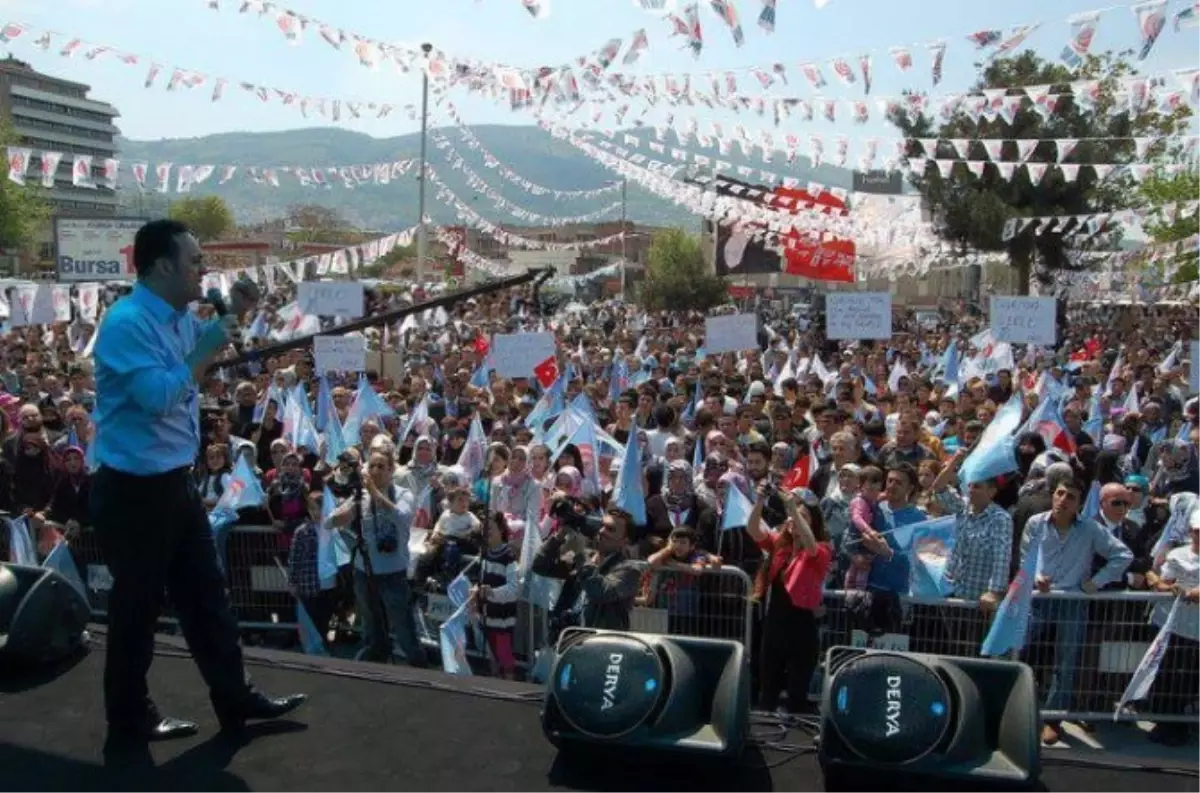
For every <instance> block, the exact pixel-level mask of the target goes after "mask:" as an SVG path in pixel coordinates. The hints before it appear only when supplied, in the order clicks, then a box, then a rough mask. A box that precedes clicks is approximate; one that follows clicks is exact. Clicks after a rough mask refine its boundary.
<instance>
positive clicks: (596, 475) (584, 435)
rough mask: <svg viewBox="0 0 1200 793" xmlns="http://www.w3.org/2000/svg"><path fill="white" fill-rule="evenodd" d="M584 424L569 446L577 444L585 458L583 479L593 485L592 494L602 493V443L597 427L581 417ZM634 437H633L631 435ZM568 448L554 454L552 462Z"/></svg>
mask: <svg viewBox="0 0 1200 793" xmlns="http://www.w3.org/2000/svg"><path fill="white" fill-rule="evenodd" d="M567 413H568V415H569V414H572V413H575V411H573V410H568V411H567ZM576 415H578V414H576ZM579 418H580V421H581V422H582V424H581V426H580V427H579V429H577V430H575V432H574V434H572V435H571V439H570V440H569V441H567V444H572V443H573V444H575V448H577V449H579V456H580V457H582V458H583V471H582V472H581V473H582V474H583V478H584V479H585V480H587V481H588V482H591V484H592V492H593V493H599V492H600V466H599V465H597V463H598V462H599V459H598V458H599V456H600V441H599V440H598V439H597V438H596V425H595V424H594V423H592V422H591V421H588V420H587V418H586V417H583V416H580V417H579ZM631 437H633V435H631ZM565 448H566V445H564V446H562V447H560V448H559V449H558V453H556V454H554V457H553V458H551V461H552V462H553V460H556V459H558V457H559V454H561V453H562V450H563V449H565Z"/></svg>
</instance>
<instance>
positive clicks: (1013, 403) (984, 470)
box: [958, 390, 1022, 485]
mask: <svg viewBox="0 0 1200 793" xmlns="http://www.w3.org/2000/svg"><path fill="white" fill-rule="evenodd" d="M1021 413H1022V406H1021V392H1020V391H1019V390H1017V391H1014V392H1013V395H1012V398H1011V399H1009V400H1008V401H1007V402H1005V403H1004V405H1003V406H1001V408H1000V409H999V410H997V411H996V415H995V417H994V418H993V419H992V423H991V424H989V425H988V426H987V429H985V430H984V431H983V434H982V435H981V436H979V442H978V443H977V444H976V445H975V449H974V451H972V452H971V453H970V454H969V455H967V459H965V460H963V462H962V467H961V468H959V472H958V478H959V481H960V482H962V483H963V484H964V485H969V484H971V483H972V482H983V481H986V480H988V479H993V478H995V477H997V476H1001V475H1002V474H1008V473H1012V472H1013V471H1016V470H1018V469H1019V466H1018V465H1017V450H1016V439H1015V438H1014V437H1013V432H1014V431H1015V430H1016V429H1017V427H1019V426H1020V424H1021Z"/></svg>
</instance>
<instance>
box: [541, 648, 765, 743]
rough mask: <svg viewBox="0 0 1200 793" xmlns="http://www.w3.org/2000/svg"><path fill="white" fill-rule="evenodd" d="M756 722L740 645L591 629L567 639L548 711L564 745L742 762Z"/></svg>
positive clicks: (545, 721) (547, 727)
mask: <svg viewBox="0 0 1200 793" xmlns="http://www.w3.org/2000/svg"><path fill="white" fill-rule="evenodd" d="M749 720H750V675H749V670H748V668H747V659H746V654H745V650H744V648H743V647H742V645H741V644H740V643H738V642H734V641H724V640H719V639H700V638H691V637H684V636H658V635H653V634H643V633H621V632H617V631H600V630H591V629H587V628H571V629H568V630H566V631H564V632H563V635H562V637H561V638H560V639H559V642H558V647H557V656H556V658H555V660H554V663H553V665H552V667H551V670H550V675H549V679H548V680H547V682H546V698H545V702H544V705H543V708H542V729H543V730H544V731H545V733H546V737H547V738H549V739H550V742H551V743H553V744H554V745H555V746H557V747H559V748H560V749H571V748H581V747H587V748H599V747H600V746H601V745H605V744H607V745H610V746H619V747H621V748H622V751H626V750H628V749H643V750H652V751H659V750H661V751H670V752H684V753H691V754H697V755H709V756H714V757H737V756H739V755H740V754H741V752H742V748H743V746H744V745H745V740H746V734H747V730H748V725H749Z"/></svg>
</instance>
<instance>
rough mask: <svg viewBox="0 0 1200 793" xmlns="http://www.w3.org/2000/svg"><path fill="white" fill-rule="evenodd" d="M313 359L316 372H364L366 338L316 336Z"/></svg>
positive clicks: (365, 367)
mask: <svg viewBox="0 0 1200 793" xmlns="http://www.w3.org/2000/svg"><path fill="white" fill-rule="evenodd" d="M313 359H314V360H313V363H314V364H315V365H316V368H317V371H318V372H365V371H366V370H367V340H366V339H364V338H363V337H362V336H317V337H316V338H315V339H313Z"/></svg>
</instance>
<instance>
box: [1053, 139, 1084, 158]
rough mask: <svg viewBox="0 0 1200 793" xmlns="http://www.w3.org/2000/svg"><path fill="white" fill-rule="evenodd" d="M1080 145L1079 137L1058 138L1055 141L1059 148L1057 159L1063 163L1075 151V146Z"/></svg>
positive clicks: (1056, 146)
mask: <svg viewBox="0 0 1200 793" xmlns="http://www.w3.org/2000/svg"><path fill="white" fill-rule="evenodd" d="M1078 145H1079V140H1078V139H1077V138H1058V139H1057V140H1055V141H1054V146H1055V148H1056V149H1057V150H1058V155H1057V159H1058V161H1059V162H1060V163H1061V162H1062V161H1063V160H1065V159H1067V157H1069V156H1070V155H1071V152H1073V151H1075V147H1076V146H1078Z"/></svg>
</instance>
